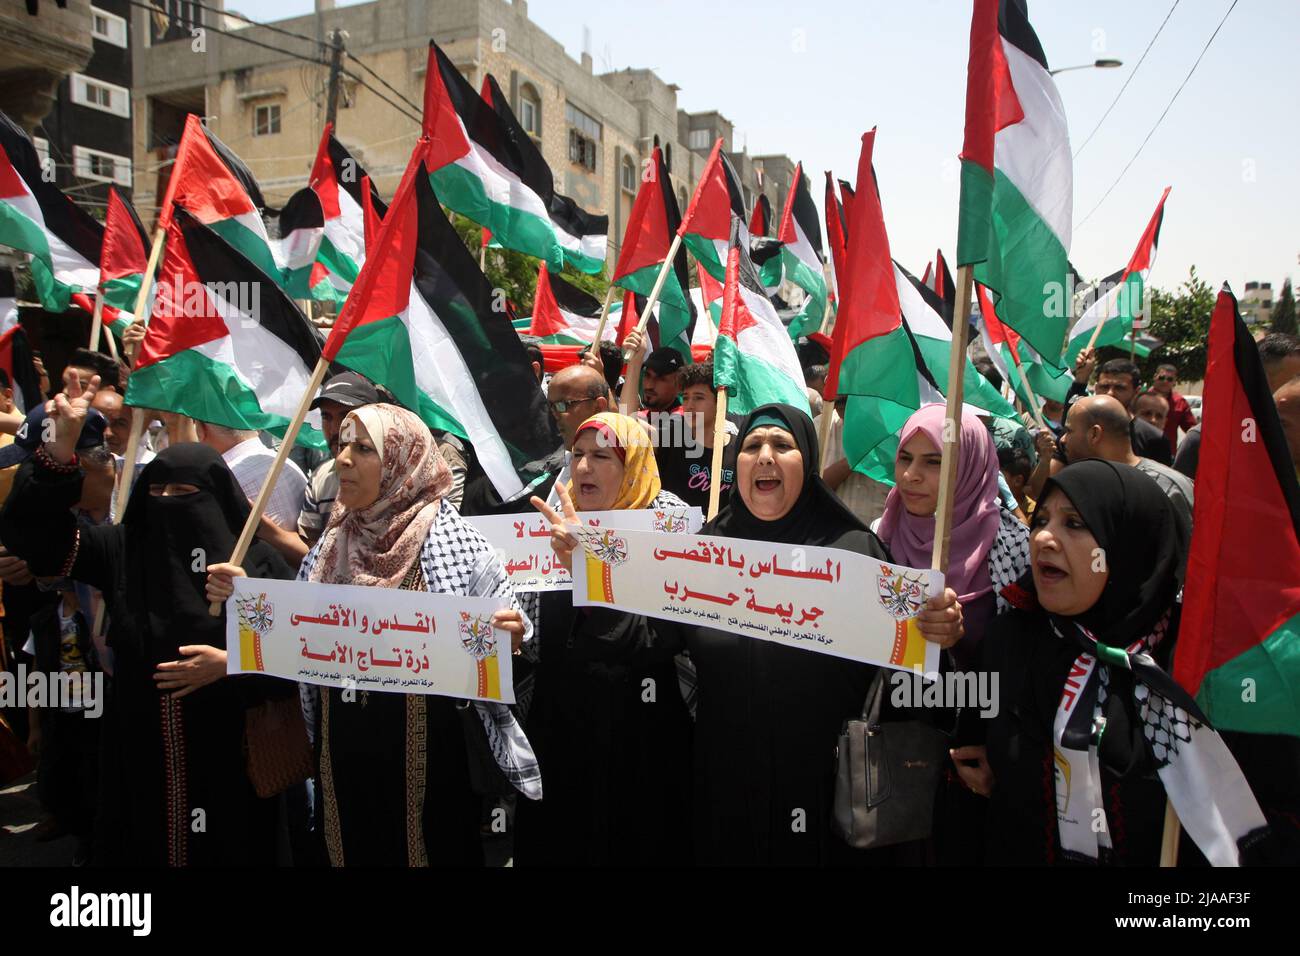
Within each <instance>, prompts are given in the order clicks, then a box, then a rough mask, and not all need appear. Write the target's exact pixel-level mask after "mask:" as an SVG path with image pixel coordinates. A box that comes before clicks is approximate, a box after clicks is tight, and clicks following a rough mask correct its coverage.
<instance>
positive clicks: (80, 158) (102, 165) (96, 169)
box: [72, 146, 131, 186]
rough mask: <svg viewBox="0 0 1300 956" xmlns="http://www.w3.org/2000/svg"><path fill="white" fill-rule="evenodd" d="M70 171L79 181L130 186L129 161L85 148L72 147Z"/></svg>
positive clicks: (122, 157) (111, 154) (125, 158)
mask: <svg viewBox="0 0 1300 956" xmlns="http://www.w3.org/2000/svg"><path fill="white" fill-rule="evenodd" d="M72 169H73V174H74V175H76V176H77V177H78V178H80V179H93V180H95V181H96V182H101V183H117V184H118V185H119V186H130V185H131V160H130V159H128V158H127V157H125V156H117V155H114V154H113V153H105V152H102V151H100V150H98V149H90V148H88V147H85V146H73V147H72Z"/></svg>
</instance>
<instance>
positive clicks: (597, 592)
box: [587, 554, 614, 604]
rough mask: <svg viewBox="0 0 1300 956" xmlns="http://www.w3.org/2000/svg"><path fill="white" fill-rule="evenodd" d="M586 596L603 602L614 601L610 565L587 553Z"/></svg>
mask: <svg viewBox="0 0 1300 956" xmlns="http://www.w3.org/2000/svg"><path fill="white" fill-rule="evenodd" d="M587 598H588V599H589V600H592V601H600V602H601V603H603V604H613V603H614V582H613V581H612V580H610V566H609V565H608V564H606V563H605V562H604V561H601V560H598V559H597V558H595V557H593V556H592V555H591V554H587Z"/></svg>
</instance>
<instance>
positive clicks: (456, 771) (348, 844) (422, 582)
mask: <svg viewBox="0 0 1300 956" xmlns="http://www.w3.org/2000/svg"><path fill="white" fill-rule="evenodd" d="M339 439H340V448H339V453H338V457H337V458H336V459H335V464H336V467H337V470H338V476H339V495H338V498H337V499H336V501H335V505H334V510H333V512H332V513H331V514H330V519H329V523H328V524H327V525H326V528H325V532H324V533H323V534H322V535H321V539H320V541H319V542H317V544H316V546H315V547H314V548H313V549H312V550H311V552H309V553H308V555H307V557H306V558H305V559H304V561H303V564H302V567H301V569H300V570H299V572H298V579H299V580H305V581H319V582H322V583H326V584H360V585H366V586H370V587H383V588H400V589H402V590H407V591H418V590H428V591H430V592H433V593H441V594H461V595H465V596H474V597H496V598H499V599H500V602H501V605H502V610H500V611H498V612H497V613H496V614H495V615H494V616H493V618H492V623H493V625H494V626H496V627H499V628H501V629H503V630H506V631H508V632H509V633H510V634H511V636H512V639H513V640H514V641H515V642H516V647H517V646H518V642H519V641H520V640H521V639H525V638H527V637H529V636H531V627H530V626H529V624H528V622H527V619H526V618H524V617H523V615H521V613H520V612H519V609H518V605H517V604H516V602H515V598H514V594H513V592H512V591H511V589H510V585H509V583H508V582H507V580H506V574H505V569H504V568H503V567H502V566H501V562H500V560H499V559H498V558H497V555H496V552H495V551H494V550H493V549H492V548H491V547H490V546H489V545H488V543H487V541H486V540H484V538H483V537H482V536H481V535H480V534H479V533H478V532H477V531H475V530H474V528H473V527H472V526H471V525H470V524H469V523H468V522H466V521H464V520H463V519H462V518H461V517H460V515H458V514H457V513H456V511H455V510H454V509H453V508H452V507H451V505H450V504H449V503H448V502H447V499H446V494H447V492H448V490H449V489H450V487H451V483H452V476H451V470H450V468H449V467H448V465H447V463H446V462H445V461H444V460H443V458H442V456H441V455H440V454H439V453H438V449H437V446H436V445H435V443H434V439H433V436H432V435H431V434H430V432H429V429H428V428H426V427H425V425H424V423H423V422H422V421H420V419H419V417H418V416H416V415H414V414H413V413H411V412H409V411H407V410H406V409H403V408H399V407H397V406H395V405H384V404H379V405H366V406H364V407H362V408H357V409H354V410H353V411H352V412H350V413H349V414H348V416H347V418H345V419H344V420H343V423H342V425H341V426H340V429H339ZM209 593H210V594H212V595H213V596H215V597H217V598H220V597H221V596H222V595H221V593H220V592H219V591H218V592H216V593H214V592H213V590H212V589H211V588H210V590H209ZM319 700H320V704H319V706H320V713H319V716H318V718H317V721H316V722H317V723H318V728H317V730H316V742H317V747H318V749H319V752H320V786H321V796H322V803H323V808H324V827H323V829H324V833H325V843H326V847H327V849H328V851H329V857H330V862H331V863H332V864H333V865H335V866H343V865H350V866H366V865H389V866H392V865H407V866H438V865H466V864H477V865H481V864H482V862H483V854H482V849H481V842H480V836H479V816H480V810H481V797H480V795H479V794H477V793H476V792H475V788H474V785H473V783H472V778H471V770H470V766H471V761H473V760H474V759H475V756H476V755H475V754H474V753H473V752H472V751H471V749H470V748H471V747H472V744H470V743H467V741H468V740H470V739H472V738H470V737H467V734H466V722H465V720H464V717H465V716H466V715H464V714H463V713H461V711H463V710H464V708H466V707H469V706H473V707H475V708H476V709H477V712H478V713H477V716H478V717H479V719H480V720H481V722H482V724H483V728H484V732H485V734H486V736H487V739H488V741H489V746H490V748H491V750H492V755H493V757H494V758H495V761H496V764H497V766H498V767H499V768H500V769H501V771H502V772H503V773H504V774H505V775H506V777H507V778H508V779H509V780H510V781H511V783H513V784H514V785H515V786H516V788H518V789H519V790H520V791H521V792H522V793H523V794H524V795H525V796H528V797H531V798H532V799H536V798H537V797H538V796H540V794H541V786H540V780H539V777H538V774H537V767H536V763H535V761H534V760H533V758H532V754H531V750H530V749H529V748H528V742H527V740H526V739H525V738H524V737H523V734H522V732H521V731H520V730H519V727H518V724H516V723H515V722H514V718H513V717H511V716H510V712H509V709H508V708H506V707H505V706H504V705H491V704H481V703H476V704H472V705H471V704H466V703H465V702H463V701H459V700H456V699H454V698H450V697H438V696H426V695H420V694H402V693H391V692H380V691H370V690H341V689H338V688H322V689H321V691H320V698H319ZM471 726H472V725H471Z"/></svg>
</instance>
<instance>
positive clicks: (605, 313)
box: [591, 283, 614, 354]
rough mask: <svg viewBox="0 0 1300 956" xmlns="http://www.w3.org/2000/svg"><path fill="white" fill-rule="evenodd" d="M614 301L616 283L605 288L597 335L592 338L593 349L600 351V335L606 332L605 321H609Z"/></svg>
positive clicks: (597, 324)
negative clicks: (611, 305)
mask: <svg viewBox="0 0 1300 956" xmlns="http://www.w3.org/2000/svg"><path fill="white" fill-rule="evenodd" d="M613 301H614V284H613V283H610V286H609V288H608V289H606V290H605V304H604V305H602V306H601V307H600V321H599V322H598V323H596V335H595V338H593V339H592V340H591V350H592V351H593V352H595V353H597V354H599V353H600V337H601V336H602V335H604V334H605V323H606V322H608V321H609V306H610V303H611V302H613Z"/></svg>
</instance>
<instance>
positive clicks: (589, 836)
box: [515, 412, 691, 866]
mask: <svg viewBox="0 0 1300 956" xmlns="http://www.w3.org/2000/svg"><path fill="white" fill-rule="evenodd" d="M572 475H573V481H572V483H571V484H570V486H569V487H567V488H566V487H564V486H563V485H558V486H557V487H558V488H559V489H560V502H561V512H559V513H557V512H556V511H555V510H554V509H552V508H550V507H548V506H547V505H546V504H545V502H543V501H542V500H541V499H540V498H536V497H534V498H533V505H534V506H535V507H536V508H537V509H538V511H540V512H542V514H543V515H545V516H546V517H547V518H548V519H549V520H550V521H551V525H552V531H551V543H552V547H553V548H554V549H555V552H556V554H557V556H558V557H559V558H560V560H561V561H562V562H563V563H564V565H565V567H569V568H571V567H572V555H573V548H574V547H575V546H576V544H577V541H576V539H574V538H573V537H572V536H571V535H570V534H569V533H568V531H567V530H566V529H565V521H566V520H567V521H569V522H577V521H578V513H579V512H584V511H614V510H622V509H632V508H674V507H676V508H685V507H686V505H685V503H684V502H683V501H682V500H681V499H679V498H678V497H676V496H675V495H673V494H672V493H670V492H666V491H663V490H662V489H661V487H660V484H659V469H658V466H657V465H656V463H655V456H654V449H653V448H652V447H651V444H650V439H649V437H648V436H647V434H646V432H645V429H644V428H643V427H642V426H641V425H640V423H638V422H637V421H636V420H635V419H633V418H629V417H628V416H626V415H617V414H614V413H612V412H601V413H600V414H598V415H594V416H592V417H591V418H589V419H587V420H586V421H585V422H583V423H582V424H581V425H580V426H578V430H577V432H576V433H575V435H574V441H573V467H572ZM541 607H542V611H541V621H540V632H541V635H542V636H541V641H542V646H541V661H540V663H539V665H538V670H537V685H536V691H535V695H534V697H533V704H532V708H531V710H530V711H529V714H528V732H529V735H530V738H531V740H532V741H533V743H534V745H535V746H536V747H537V757H538V761H539V763H540V764H541V768H542V775H543V778H544V780H545V781H546V796H545V798H544V799H543V800H542V801H541V802H540V803H538V804H530V805H527V806H521V807H520V808H519V816H518V826H517V834H518V835H517V837H516V839H515V861H516V863H517V864H518V865H520V866H533V865H539V866H540V865H570V866H575V865H577V866H598V865H623V866H629V865H630V866H636V865H638V864H640V865H663V864H672V863H676V864H683V863H688V862H689V861H690V844H689V838H690V824H689V817H688V815H687V798H688V792H689V786H690V734H691V726H690V717H689V715H688V714H687V711H686V705H685V704H684V703H683V702H682V696H681V692H680V691H679V690H678V684H677V668H676V663H675V661H674V655H675V654H676V653H677V652H678V651H679V650H680V649H681V635H680V631H679V629H678V627H677V625H675V624H672V623H670V622H667V621H658V620H655V619H653V618H647V617H643V616H641V615H636V614H628V613H627V612H625V611H619V610H615V609H613V608H608V609H606V608H587V607H584V608H575V607H574V606H573V600H572V594H571V592H569V591H552V592H548V593H545V594H543V595H542V602H541Z"/></svg>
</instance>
